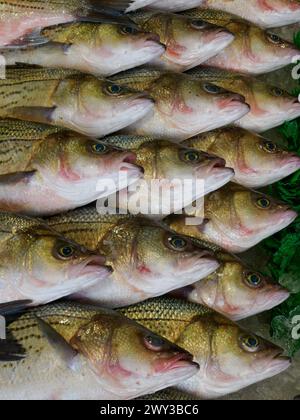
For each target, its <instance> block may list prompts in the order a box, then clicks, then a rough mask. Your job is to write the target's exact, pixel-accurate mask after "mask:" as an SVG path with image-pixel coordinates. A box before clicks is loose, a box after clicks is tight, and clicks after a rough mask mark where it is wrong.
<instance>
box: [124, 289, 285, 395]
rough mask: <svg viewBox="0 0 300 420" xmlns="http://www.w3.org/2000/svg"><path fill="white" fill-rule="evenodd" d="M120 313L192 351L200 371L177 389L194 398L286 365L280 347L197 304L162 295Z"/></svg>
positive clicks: (229, 388)
mask: <svg viewBox="0 0 300 420" xmlns="http://www.w3.org/2000/svg"><path fill="white" fill-rule="evenodd" d="M120 312H121V313H122V314H124V315H126V316H127V317H129V318H130V319H134V320H135V321H137V322H139V323H140V324H142V325H144V326H146V327H147V328H149V329H151V330H152V331H153V332H155V333H157V334H161V335H162V336H164V337H166V338H167V339H168V340H170V341H172V342H174V343H176V344H178V345H180V346H182V347H183V348H186V349H187V350H188V351H189V352H190V353H191V354H193V355H194V357H195V360H197V362H198V363H199V365H200V370H199V372H198V373H197V374H196V375H195V376H194V377H192V378H190V379H189V380H187V381H186V382H183V383H180V384H179V385H177V386H176V389H179V390H180V391H183V392H188V393H189V394H192V395H193V396H194V397H196V398H209V399H211V398H218V397H220V396H223V395H227V394H230V393H232V392H235V391H237V390H240V389H243V388H245V387H247V386H248V385H251V384H253V383H257V382H260V381H262V380H264V379H267V378H269V377H272V376H275V375H277V374H279V373H281V372H283V371H284V370H286V369H287V368H288V367H289V366H290V364H291V361H290V359H288V358H285V357H283V356H282V354H283V350H282V349H280V348H279V347H277V346H275V345H273V344H271V343H269V342H267V341H265V340H264V339H262V338H260V337H257V336H254V335H253V334H251V333H249V332H247V331H245V330H243V329H241V328H240V327H239V326H238V325H236V324H234V323H232V322H231V321H229V320H228V319H226V318H223V317H222V316H221V315H219V314H216V313H214V312H212V311H210V310H209V309H206V308H205V307H203V306H201V305H196V304H192V303H189V302H185V301H183V300H176V299H172V298H165V297H163V298H157V299H151V300H149V301H147V302H143V303H140V304H138V305H135V306H130V307H128V308H121V309H120ZM212 344H213V345H212Z"/></svg>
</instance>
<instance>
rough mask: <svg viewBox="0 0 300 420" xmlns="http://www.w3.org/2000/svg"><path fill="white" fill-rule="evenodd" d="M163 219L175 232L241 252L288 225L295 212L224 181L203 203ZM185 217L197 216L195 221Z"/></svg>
mask: <svg viewBox="0 0 300 420" xmlns="http://www.w3.org/2000/svg"><path fill="white" fill-rule="evenodd" d="M184 213H185V214H182V215H171V216H169V218H166V219H165V220H164V222H165V223H167V224H168V226H169V227H170V228H171V229H172V230H173V231H175V232H177V233H178V234H181V235H187V236H191V237H194V238H196V239H200V240H204V241H208V242H212V243H214V244H216V245H218V246H219V247H221V248H223V249H225V250H226V251H229V252H233V253H242V252H245V251H247V250H249V249H250V248H252V247H254V246H255V245H257V244H259V243H260V242H261V241H263V240H264V239H266V238H268V237H269V236H272V235H274V234H275V233H277V232H279V231H281V230H282V229H285V228H286V227H288V226H289V225H290V224H291V223H292V222H293V221H294V220H295V219H296V218H297V216H298V214H297V213H296V211H294V210H293V209H292V208H291V207H290V206H289V205H287V204H285V203H282V202H281V201H278V200H276V199H274V198H272V197H270V196H268V195H266V194H264V193H262V192H258V191H255V190H250V189H247V188H244V187H242V186H240V185H237V184H233V183H230V184H227V185H225V186H224V187H223V188H221V189H220V190H218V191H215V192H213V193H211V194H209V195H207V196H206V198H205V200H204V204H203V206H198V208H197V206H196V207H195V206H191V207H190V208H187V209H185V212H184ZM187 217H189V218H190V217H196V219H195V220H196V222H195V223H194V224H192V223H190V224H187V223H186V218H187Z"/></svg>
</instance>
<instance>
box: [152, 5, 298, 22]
mask: <svg viewBox="0 0 300 420" xmlns="http://www.w3.org/2000/svg"><path fill="white" fill-rule="evenodd" d="M198 6H199V7H202V8H208V9H215V10H221V11H224V12H229V13H233V14H235V15H237V16H240V17H242V18H244V19H247V20H248V21H250V22H253V23H255V24H257V25H259V26H262V27H263V28H275V27H277V26H285V25H290V24H292V23H297V22H299V21H300V5H299V1H298V0H263V1H262V0H185V1H184V0H154V2H153V3H151V7H153V8H158V9H162V10H171V11H182V10H187V9H192V8H193V7H198Z"/></svg>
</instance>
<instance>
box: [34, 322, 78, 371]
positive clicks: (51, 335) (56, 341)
mask: <svg viewBox="0 0 300 420" xmlns="http://www.w3.org/2000/svg"><path fill="white" fill-rule="evenodd" d="M35 318H36V320H37V323H38V326H39V328H40V330H41V331H42V333H43V335H44V336H45V337H46V338H47V340H48V342H49V344H50V345H51V347H52V348H53V349H54V350H55V352H56V353H57V355H58V357H59V358H60V359H61V360H62V361H63V362H64V363H65V364H66V365H67V366H68V367H69V368H70V369H72V370H74V368H75V367H76V358H77V356H78V352H77V351H76V350H75V349H73V347H72V346H71V345H70V344H69V343H68V342H67V341H66V340H65V339H64V337H63V336H61V335H60V334H59V333H58V332H57V331H56V330H55V329H54V328H53V327H52V326H51V325H49V324H48V323H47V322H46V321H44V320H43V319H41V318H39V317H38V316H35Z"/></svg>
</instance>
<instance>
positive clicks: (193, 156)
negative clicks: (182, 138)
mask: <svg viewBox="0 0 300 420" xmlns="http://www.w3.org/2000/svg"><path fill="white" fill-rule="evenodd" d="M180 158H181V160H183V161H184V162H187V163H192V164H195V163H199V162H200V160H201V153H199V152H197V150H185V149H184V150H182V151H181V152H180Z"/></svg>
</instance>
